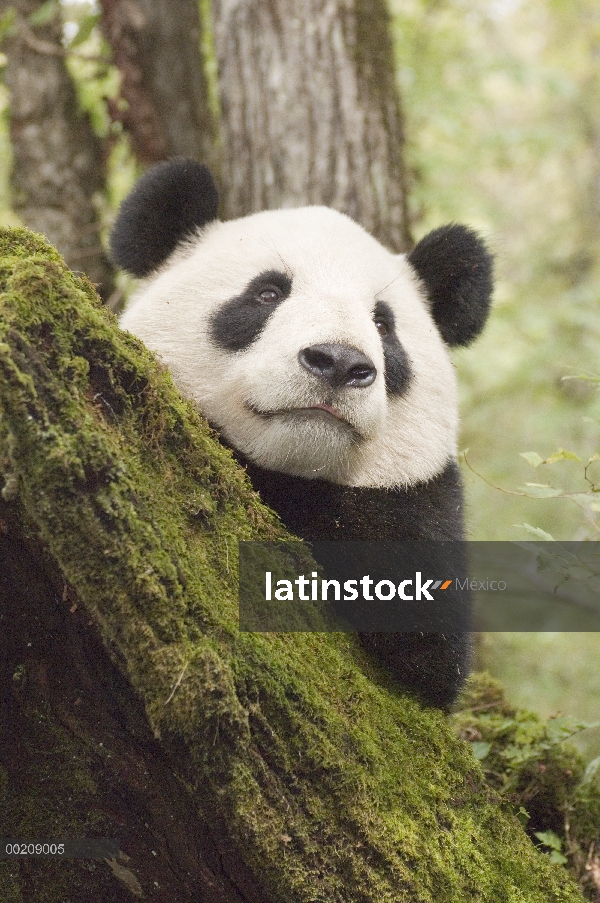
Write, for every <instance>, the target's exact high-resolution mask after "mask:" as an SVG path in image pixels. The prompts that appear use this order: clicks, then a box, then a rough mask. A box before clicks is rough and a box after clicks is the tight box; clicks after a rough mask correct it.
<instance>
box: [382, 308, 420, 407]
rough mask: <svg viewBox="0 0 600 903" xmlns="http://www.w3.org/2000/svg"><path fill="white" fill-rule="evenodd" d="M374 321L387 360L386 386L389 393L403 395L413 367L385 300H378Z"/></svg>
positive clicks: (392, 313)
mask: <svg viewBox="0 0 600 903" xmlns="http://www.w3.org/2000/svg"><path fill="white" fill-rule="evenodd" d="M373 322H374V323H375V327H376V329H377V332H378V333H379V335H380V336H381V345H382V348H383V359H384V362H385V388H386V390H387V392H388V394H389V395H403V394H404V393H405V392H406V390H407V389H408V387H409V385H410V381H411V379H412V368H411V366H410V361H409V359H408V355H407V353H406V351H405V350H404V346H403V345H402V343H401V342H400V340H399V339H398V336H397V335H396V320H395V317H394V312H393V310H392V308H391V307H390V306H389V304H386V303H385V301H378V302H377V304H376V306H375V310H374V312H373Z"/></svg>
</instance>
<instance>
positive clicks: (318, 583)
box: [239, 542, 600, 633]
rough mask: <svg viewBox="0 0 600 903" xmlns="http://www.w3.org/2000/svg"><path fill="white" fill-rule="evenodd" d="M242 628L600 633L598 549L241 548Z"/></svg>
mask: <svg viewBox="0 0 600 903" xmlns="http://www.w3.org/2000/svg"><path fill="white" fill-rule="evenodd" d="M239 551H240V557H239V575H240V630H243V631H251V632H272V631H283V632H290V631H324V630H348V631H359V632H363V633H369V632H384V633H388V632H389V633H396V632H400V633H413V632H417V633H421V632H428V633H462V632H466V631H470V630H481V631H536V632H537V631H600V542H399V543H388V542H373V543H369V542H364V543H363V542H314V543H310V544H309V543H302V542H290V543H268V542H264V543H258V542H240V544H239Z"/></svg>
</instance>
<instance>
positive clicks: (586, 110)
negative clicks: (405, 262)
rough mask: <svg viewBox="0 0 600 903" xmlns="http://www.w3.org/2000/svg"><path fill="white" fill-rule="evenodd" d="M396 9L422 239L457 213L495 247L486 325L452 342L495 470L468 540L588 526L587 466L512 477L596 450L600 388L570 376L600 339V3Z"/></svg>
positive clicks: (472, 418) (481, 485) (468, 413)
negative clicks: (561, 476) (553, 456)
mask: <svg viewBox="0 0 600 903" xmlns="http://www.w3.org/2000/svg"><path fill="white" fill-rule="evenodd" d="M393 9H394V11H395V13H396V16H395V23H396V37H397V47H398V68H399V76H400V84H401V87H402V91H403V99H404V103H405V110H406V117H407V136H408V159H409V163H410V166H411V170H412V173H413V183H414V184H413V191H412V200H413V207H412V209H413V217H414V229H415V232H416V234H417V237H418V236H419V235H421V234H423V233H424V232H426V231H427V230H429V229H430V228H433V227H435V226H437V225H439V224H440V223H442V222H444V221H451V220H455V221H461V220H462V221H466V222H469V223H471V224H473V225H474V226H475V227H476V228H478V229H479V230H480V231H481V232H482V233H483V235H484V236H485V237H487V240H488V242H489V244H490V247H491V249H492V250H493V251H494V252H495V255H496V274H497V290H496V294H495V309H494V312H493V315H492V317H491V320H490V323H489V326H488V327H487V329H486V332H485V334H484V336H483V337H482V339H481V340H479V341H478V342H477V343H476V344H475V345H474V347H473V348H472V349H468V350H467V351H465V352H460V353H458V354H457V355H456V361H457V365H458V369H459V378H460V382H461V392H462V412H463V422H464V426H463V442H464V444H465V445H468V446H469V447H470V449H471V456H470V457H471V463H472V465H473V467H474V469H475V471H476V472H477V473H478V474H482V475H483V476H484V477H485V478H486V480H487V481H488V483H489V484H491V485H488V483H486V482H484V481H483V480H482V479H481V478H480V477H479V476H477V475H475V474H472V473H471V472H466V473H465V481H466V484H467V489H468V501H469V504H468V512H469V524H470V532H471V538H473V539H511V538H515V537H516V536H518V535H519V534H518V533H516V532H515V527H514V526H513V525H514V524H523V523H524V522H525V523H528V524H532V525H534V526H535V527H536V528H538V529H541V530H543V532H544V533H548V534H550V535H552V536H556V537H558V538H561V539H571V538H585V537H587V536H589V535H591V532H590V531H591V529H592V528H591V527H590V521H589V508H587V507H586V505H585V504H583V503H582V502H581V500H580V499H579V500H575V502H576V503H575V504H573V498H572V496H573V494H575V493H578V492H583V493H584V494H585V492H586V488H585V487H584V488H583V489H581V487H580V486H579V485H578V482H577V481H578V479H579V474H576V473H575V472H574V471H570V472H568V473H567V478H566V482H565V483H564V484H561V485H560V486H559V487H557V488H560V490H561V491H560V492H558V491H557V492H555V491H554V489H553V485H552V481H548V485H547V486H529V487H524V490H523V491H516V490H515V486H516V485H518V483H519V482H521V481H522V480H528V477H527V475H526V472H527V471H526V468H527V465H526V463H525V460H523V459H521V460H519V455H520V453H522V452H527V450H529V449H536V454H537V455H538V457H540V458H542V460H548V457H549V456H548V453H549V452H550V451H552V450H554V449H556V448H557V447H558V448H565V449H570V450H572V451H573V453H574V454H576V455H577V456H579V457H580V458H582V459H585V460H588V459H589V458H591V457H593V455H594V454H595V453H596V452H597V451H598V422H599V421H600V393H598V392H597V391H596V387H595V384H594V383H593V382H591V381H589V380H588V381H584V380H577V379H564V377H566V376H571V375H573V374H579V373H582V372H588V371H591V372H593V371H594V369H595V365H596V362H597V358H598V346H599V344H600V304H599V303H598V302H599V300H600V298H599V295H600V292H599V291H598V284H599V279H598V277H599V275H600V262H599V254H598V251H599V247H600V200H599V186H600V176H599V172H600V163H599V162H598V161H599V157H598V153H597V150H596V148H597V146H598V144H597V142H598V135H599V130H600V122H599V121H598V117H597V110H598V106H599V98H600V72H599V70H598V67H597V56H598V46H599V34H598V26H597V20H596V16H597V11H596V7H595V4H594V3H593V2H592V0H580V2H577V3H573V4H570V3H559V2H556V3H551V4H548V3H545V2H543V0H521V2H513V3H500V2H497V3H496V2H489V3H485V4H481V3H478V2H477V0H394V2H393ZM543 449H547V450H548V451H547V452H546V454H544V452H543V451H542V450H543ZM563 460H564V459H563ZM539 463H541V462H538V464H539ZM564 463H566V464H569V463H573V464H575V463H576V462H575V461H569V460H567V461H564ZM536 482H540V483H541V482H545V481H542V480H539V481H538V480H536ZM496 486H499V487H502V489H503V490H504V491H503V492H499V491H498V490H496V489H495V488H494V487H496ZM565 495H566V496H567V497H570V501H569V503H568V504H567V503H566V502H565V501H564V499H565ZM548 498H550V499H551V501H547V499H548ZM554 499H556V501H555V500H554ZM578 503H580V507H579V508H578V507H577V504H578ZM581 504H583V509H582V507H581ZM492 509H493V511H494V517H493V518H490V516H489V512H490V510H492Z"/></svg>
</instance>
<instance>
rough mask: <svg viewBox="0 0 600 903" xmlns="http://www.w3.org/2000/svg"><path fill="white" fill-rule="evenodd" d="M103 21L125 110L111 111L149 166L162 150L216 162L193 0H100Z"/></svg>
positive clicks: (163, 154) (170, 154)
mask: <svg viewBox="0 0 600 903" xmlns="http://www.w3.org/2000/svg"><path fill="white" fill-rule="evenodd" d="M100 5H101V8H102V14H103V15H102V28H103V31H104V34H105V35H106V38H107V40H108V42H109V44H110V45H111V48H112V51H113V57H114V61H115V63H116V65H117V66H118V68H119V71H120V73H121V80H122V81H121V96H122V97H123V98H124V99H125V100H126V101H127V105H128V106H127V109H126V110H125V111H124V112H119V111H118V110H117V108H116V107H113V115H115V116H117V117H118V118H119V119H121V120H122V121H123V123H124V125H125V127H126V128H127V130H128V131H129V134H130V136H131V141H132V146H133V150H134V153H135V154H136V156H137V158H138V159H139V161H140V162H141V163H143V164H144V165H150V164H152V163H157V162H159V161H160V160H165V159H167V158H168V157H173V156H184V157H192V158H193V159H196V160H201V161H202V162H204V163H206V164H207V165H208V166H210V167H211V168H213V169H216V163H217V160H216V153H215V122H214V117H213V115H212V113H211V109H210V100H209V92H208V82H207V79H206V74H205V60H204V59H203V56H202V52H201V22H200V17H199V12H198V3H197V0H177V2H173V0H100Z"/></svg>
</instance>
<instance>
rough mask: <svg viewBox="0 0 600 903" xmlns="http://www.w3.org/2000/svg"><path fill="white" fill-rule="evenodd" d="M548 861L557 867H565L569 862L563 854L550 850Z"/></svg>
mask: <svg viewBox="0 0 600 903" xmlns="http://www.w3.org/2000/svg"><path fill="white" fill-rule="evenodd" d="M549 859H550V862H556V864H557V865H566V864H567V862H568V861H569V860H568V859H567V857H566V856H565V855H564V854H563V853H559V852H558V850H552V852H551V853H550V856H549Z"/></svg>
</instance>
